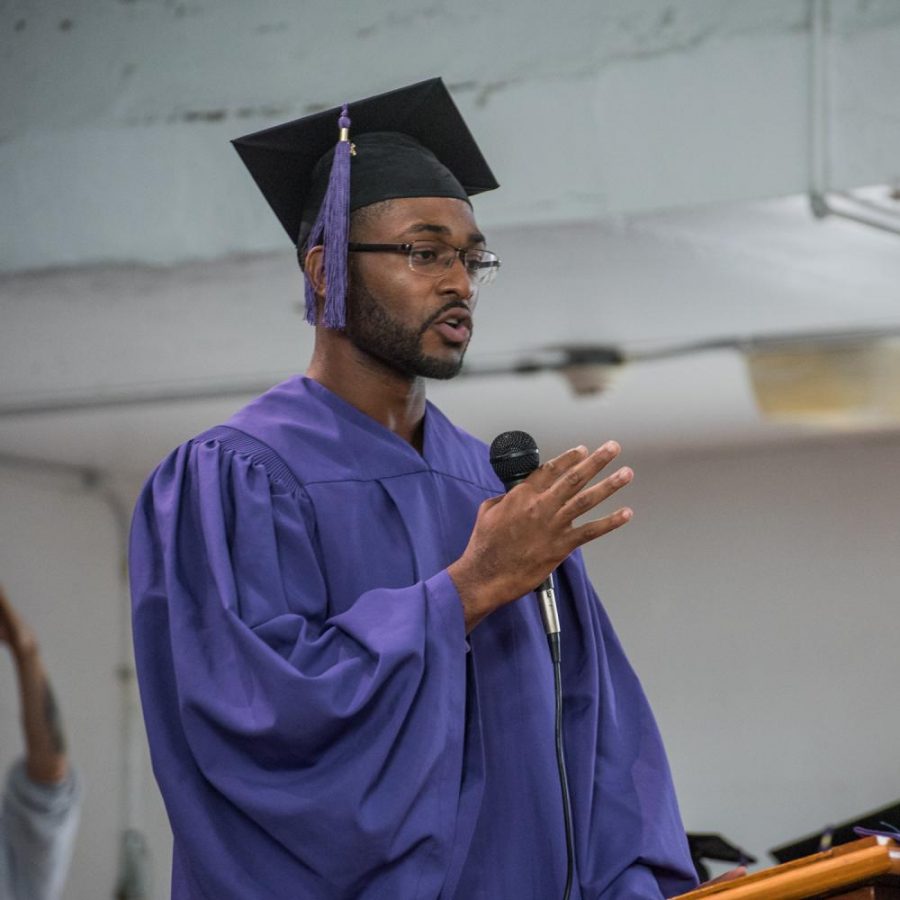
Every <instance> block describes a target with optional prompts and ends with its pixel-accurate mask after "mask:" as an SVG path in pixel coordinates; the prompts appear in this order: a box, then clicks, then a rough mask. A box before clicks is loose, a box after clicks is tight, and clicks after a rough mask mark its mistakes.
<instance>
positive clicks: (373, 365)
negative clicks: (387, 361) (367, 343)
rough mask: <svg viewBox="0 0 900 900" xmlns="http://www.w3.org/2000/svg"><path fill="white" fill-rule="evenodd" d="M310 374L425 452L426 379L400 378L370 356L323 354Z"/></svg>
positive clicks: (318, 355)
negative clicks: (351, 356) (423, 447)
mask: <svg viewBox="0 0 900 900" xmlns="http://www.w3.org/2000/svg"><path fill="white" fill-rule="evenodd" d="M306 375H307V377H308V378H312V379H313V380H314V381H318V382H319V384H321V385H322V386H323V387H326V388H328V390H330V391H331V392H332V393H333V394H337V395H338V396H339V397H340V398H341V399H342V400H346V401H347V403H349V404H350V405H351V406H354V407H356V408H357V409H358V410H359V411H360V412H363V413H365V414H366V415H367V416H369V417H370V418H372V419H374V420H375V421H376V422H378V423H379V424H381V425H383V426H384V427H385V428H387V429H388V430H389V431H392V432H393V433H394V434H396V435H397V436H398V437H401V438H403V440H405V441H406V442H407V443H409V444H412V446H413V447H415V448H416V450H418V451H419V452H420V453H421V452H422V444H423V437H424V427H423V426H424V419H425V381H424V379H422V378H412V377H406V376H403V375H400V374H399V373H397V372H393V371H391V370H390V369H389V368H388V367H387V366H384V365H383V364H381V363H379V362H378V361H377V360H373V359H370V358H368V357H363V358H360V356H359V355H356V357H355V358H354V359H352V360H350V359H347V358H346V357H345V356H344V355H343V354H339V355H337V356H336V355H334V354H322V353H319V352H316V353H314V354H313V358H312V360H311V361H310V364H309V368H308V369H307V370H306Z"/></svg>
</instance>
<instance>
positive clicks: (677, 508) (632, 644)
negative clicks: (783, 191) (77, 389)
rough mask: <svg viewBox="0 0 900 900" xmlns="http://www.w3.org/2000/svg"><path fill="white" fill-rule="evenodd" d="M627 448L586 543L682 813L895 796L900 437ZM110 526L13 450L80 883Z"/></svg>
mask: <svg viewBox="0 0 900 900" xmlns="http://www.w3.org/2000/svg"><path fill="white" fill-rule="evenodd" d="M630 461H631V462H633V463H634V464H635V467H636V470H637V478H636V480H635V483H634V484H633V485H632V486H631V487H630V488H629V489H628V502H629V503H631V504H633V506H634V507H635V509H636V512H637V515H636V517H635V520H634V522H633V523H632V524H631V525H629V526H628V528H627V529H625V530H624V531H622V532H620V533H618V534H617V535H615V536H611V537H609V538H607V539H605V540H602V541H600V542H599V543H598V544H596V545H595V546H594V547H592V548H591V549H590V551H589V552H588V554H587V560H588V565H589V567H590V569H591V572H592V574H593V577H594V580H595V582H596V584H597V587H598V590H599V591H600V593H601V595H602V596H603V597H604V601H605V603H606V605H607V608H608V610H609V612H610V614H611V616H612V618H613V621H614V623H615V625H616V627H617V630H618V632H619V634H620V636H621V638H622V640H623V642H624V644H625V646H626V649H627V650H628V653H629V655H630V657H631V660H632V662H633V664H634V665H635V667H636V669H637V670H638V672H639V674H640V676H641V678H642V680H643V682H644V685H645V687H646V689H647V692H648V694H649V695H650V698H651V701H652V703H653V705H654V709H655V711H656V714H657V718H658V720H659V723H660V727H661V729H662V731H663V734H664V737H665V740H666V743H667V746H668V749H669V753H670V758H671V762H672V767H673V770H674V773H675V778H676V783H677V785H678V788H679V794H680V798H681V804H682V810H683V813H684V817H685V822H686V824H687V826H688V827H689V828H692V829H694V830H698V831H703V830H715V831H722V832H723V833H724V834H726V835H727V836H728V837H730V838H732V839H733V840H735V841H736V842H738V843H739V844H741V845H743V846H744V847H746V848H747V849H748V850H750V851H751V852H753V853H756V854H757V855H759V856H760V857H761V858H762V859H763V860H766V857H765V855H764V854H765V851H766V850H767V849H768V848H769V847H771V846H773V845H775V844H777V843H780V842H782V841H785V840H788V839H790V838H793V837H797V836H800V835H802V834H805V833H807V832H809V831H812V830H814V829H816V828H818V827H819V826H821V825H824V824H826V823H828V822H833V821H838V820H841V819H843V818H845V817H850V816H852V815H854V814H856V813H861V812H865V811H867V810H869V809H871V808H874V807H876V806H879V805H881V804H884V803H887V802H890V801H893V800H896V799H898V797H900V788H898V779H897V761H896V748H897V746H900V723H898V721H897V717H896V716H894V715H892V712H891V709H892V706H891V701H890V695H891V690H892V684H893V683H894V682H895V681H896V675H897V665H896V644H897V638H898V634H900V628H898V626H897V624H896V614H897V613H896V606H897V603H896V601H897V596H898V592H900V554H898V552H897V550H898V543H900V541H898V537H900V534H898V527H897V519H898V514H900V477H898V476H900V441H897V440H896V439H894V440H893V441H882V442H870V443H866V442H863V441H860V440H859V439H854V440H847V441H838V442H835V443H834V444H832V445H815V446H806V447H804V446H799V447H793V448H782V449H777V450H776V449H772V450H759V449H757V450H755V451H745V452H737V451H735V452H728V453H716V454H713V453H706V454H699V455H691V456H688V455H684V454H682V455H673V456H671V457H665V458H663V457H659V456H655V457H647V458H645V459H643V460H641V459H640V458H639V457H638V458H634V457H632V458H631V459H630ZM126 493H127V491H126ZM115 537H116V536H115V533H114V530H113V524H112V519H111V517H110V514H109V512H108V510H107V509H106V507H105V506H104V505H102V504H101V503H100V502H99V501H98V500H97V499H96V498H94V497H93V496H90V495H87V494H85V493H84V492H83V491H82V489H81V488H79V487H77V486H76V485H74V483H73V482H71V481H68V480H65V479H63V480H60V479H54V478H50V479H48V478H46V477H44V476H33V475H29V476H27V477H23V476H22V474H21V473H19V472H16V473H11V472H10V471H9V470H0V577H2V578H3V581H4V584H5V585H6V586H7V589H8V591H9V593H10V595H11V596H12V597H13V598H14V599H15V600H16V601H17V602H18V603H19V605H20V606H21V608H22V610H23V612H24V613H25V614H26V615H27V616H28V618H29V620H30V621H31V622H32V623H33V624H34V625H35V626H36V628H37V629H38V631H39V633H40V635H41V638H42V643H43V646H44V648H45V652H46V655H47V659H48V662H49V665H50V669H51V673H52V675H53V679H54V684H55V685H56V688H57V691H58V693H59V696H60V702H61V705H62V707H63V710H64V713H65V718H66V723H67V726H68V731H69V734H70V737H71V742H72V748H73V755H74V757H75V759H76V760H77V762H78V765H79V767H80V768H81V770H82V772H83V774H84V777H85V781H86V782H87V786H88V798H87V803H86V806H85V812H84V819H83V826H82V831H81V834H80V837H79V841H78V847H77V851H76V857H75V862H74V866H73V870H72V875H71V882H70V886H69V890H68V892H67V894H66V897H67V900H97V898H102V897H106V896H110V892H111V889H112V884H113V880H114V876H115V869H116V852H117V828H118V818H117V817H118V814H119V806H118V804H119V797H118V790H117V781H116V779H117V778H118V772H119V765H120V763H121V759H120V756H119V743H118V740H119V729H118V714H119V706H118V702H119V696H118V693H117V685H116V681H115V677H114V670H115V666H116V663H117V653H118V634H117V628H118V624H119V619H118V616H119V613H120V610H119V609H118V608H117V600H116V597H117V594H116V592H117V590H118V587H117V583H116V571H115V559H114V558H115V552H116V549H115V548H116V543H115ZM10 674H11V668H10V666H9V665H8V661H7V660H3V661H2V688H0V734H2V735H3V741H2V744H0V763H2V764H3V765H4V766H5V765H6V764H7V763H8V762H9V761H10V760H11V759H12V758H13V756H14V755H15V753H17V752H18V750H19V743H18V740H17V739H15V738H14V737H13V735H14V734H15V733H16V731H17V724H16V708H15V695H14V693H13V691H12V682H11V679H10V678H9V675H10ZM145 772H146V770H145ZM143 819H144V823H145V826H144V827H145V830H146V833H147V835H148V838H149V840H150V841H151V844H152V849H153V852H154V857H155V859H154V871H155V883H156V891H155V893H154V897H155V898H157V900H160V898H164V897H166V896H167V890H168V865H169V858H170V856H169V854H170V838H169V835H168V830H167V826H166V823H165V817H164V812H163V810H162V808H161V803H160V801H159V798H158V794H157V792H156V788H155V786H154V785H153V784H152V782H151V781H150V779H149V777H147V780H146V781H145V790H144V810H143Z"/></svg>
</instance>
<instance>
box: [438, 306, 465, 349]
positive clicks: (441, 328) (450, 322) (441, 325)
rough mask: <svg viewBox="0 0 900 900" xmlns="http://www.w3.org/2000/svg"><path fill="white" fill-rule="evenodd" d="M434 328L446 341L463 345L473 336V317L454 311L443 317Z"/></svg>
mask: <svg viewBox="0 0 900 900" xmlns="http://www.w3.org/2000/svg"><path fill="white" fill-rule="evenodd" d="M434 328H435V330H436V331H437V332H438V334H440V335H441V337H443V338H444V340H445V341H448V342H449V343H451V344H463V343H465V342H466V341H467V340H468V339H469V337H470V336H471V334H472V317H471V316H470V315H469V314H468V313H467V312H463V311H457V310H453V311H451V312H449V313H447V314H446V315H443V316H441V317H440V318H439V319H438V320H437V321H436V322H435V323H434Z"/></svg>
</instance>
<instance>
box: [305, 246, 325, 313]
mask: <svg viewBox="0 0 900 900" xmlns="http://www.w3.org/2000/svg"><path fill="white" fill-rule="evenodd" d="M303 272H304V274H305V275H306V277H307V278H308V279H309V283H310V284H311V285H312V288H313V292H314V293H315V295H316V297H317V299H319V300H322V299H324V297H325V248H324V247H323V246H322V245H321V244H318V245H317V246H315V247H311V248H310V249H309V250H308V251H307V253H306V259H305V260H304V261H303Z"/></svg>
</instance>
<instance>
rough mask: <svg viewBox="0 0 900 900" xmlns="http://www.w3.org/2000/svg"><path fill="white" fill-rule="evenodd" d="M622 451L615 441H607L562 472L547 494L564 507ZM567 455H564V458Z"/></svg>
mask: <svg viewBox="0 0 900 900" xmlns="http://www.w3.org/2000/svg"><path fill="white" fill-rule="evenodd" d="M579 449H580V448H579ZM621 449H622V448H621V447H620V446H619V445H618V444H617V443H616V442H615V441H607V442H606V443H605V444H604V445H603V446H602V447H599V448H598V449H597V450H595V451H594V452H593V453H591V454H588V455H585V456H583V458H582V459H581V460H580V461H574V462H573V464H572V465H570V466H569V467H568V468H567V469H564V470H562V471H561V472H560V474H559V476H558V477H557V478H556V480H555V481H554V482H553V484H551V485H550V486H549V487H548V488H547V494H548V495H550V496H551V497H552V498H553V499H554V501H555V502H556V503H557V504H558V505H559V506H563V505H564V504H565V503H566V502H567V501H568V500H570V499H571V498H572V497H574V496H575V494H577V493H578V492H579V491H581V490H583V489H584V487H585V485H587V484H588V483H589V482H590V481H591V480H592V479H593V478H594V476H595V475H597V474H598V473H599V472H600V471H601V470H602V469H604V468H605V467H606V466H607V465H608V464H609V463H610V462H611V461H612V460H613V459H615V458H616V457H617V456H618V455H619V452H620V451H621ZM570 452H572V451H570ZM565 455H566V454H563V456H565Z"/></svg>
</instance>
